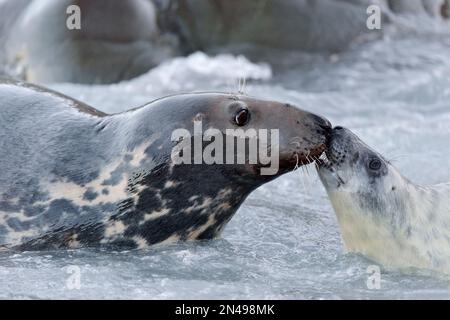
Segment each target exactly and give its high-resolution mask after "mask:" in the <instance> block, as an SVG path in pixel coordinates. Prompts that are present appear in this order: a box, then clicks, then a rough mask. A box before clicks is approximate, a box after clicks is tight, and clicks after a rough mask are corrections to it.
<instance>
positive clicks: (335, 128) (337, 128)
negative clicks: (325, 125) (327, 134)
mask: <svg viewBox="0 0 450 320" xmlns="http://www.w3.org/2000/svg"><path fill="white" fill-rule="evenodd" d="M342 129H344V128H343V127H341V126H337V127H334V130H342Z"/></svg>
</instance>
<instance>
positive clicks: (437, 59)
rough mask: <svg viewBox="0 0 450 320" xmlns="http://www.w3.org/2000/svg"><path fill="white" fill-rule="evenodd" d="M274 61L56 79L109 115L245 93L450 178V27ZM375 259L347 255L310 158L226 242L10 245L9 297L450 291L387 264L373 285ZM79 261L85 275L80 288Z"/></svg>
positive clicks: (247, 206)
mask: <svg viewBox="0 0 450 320" xmlns="http://www.w3.org/2000/svg"><path fill="white" fill-rule="evenodd" d="M447 28H448V26H447ZM269 60H271V61H270V62H271V64H269V63H265V62H261V63H257V62H250V61H248V60H247V59H246V58H245V57H240V56H228V55H219V56H207V55H205V54H203V53H195V54H193V55H191V56H188V57H185V58H177V59H174V60H172V61H168V62H166V63H164V64H162V65H160V66H159V67H157V68H155V69H153V70H151V71H149V72H148V73H147V74H145V75H143V76H141V77H139V78H136V79H133V80H131V81H128V82H123V83H119V84H115V85H108V86H81V85H73V84H54V85H51V87H52V88H54V89H56V90H59V91H62V92H64V93H66V94H68V95H70V96H73V97H75V98H77V99H79V100H82V101H85V102H87V103H89V104H91V105H93V106H95V107H97V108H99V109H101V110H104V111H107V112H117V111H122V110H126V109H128V108H130V107H135V106H139V105H141V104H144V103H146V102H148V101H150V100H152V99H154V98H157V97H160V96H162V95H166V94H172V93H179V92H188V91H204V90H220V91H230V92H235V91H237V90H239V89H240V90H243V91H244V92H245V93H246V94H249V95H253V96H257V97H261V98H269V99H276V100H281V101H286V102H291V103H293V104H296V105H298V106H301V107H302V108H304V109H307V110H311V111H313V112H315V113H318V114H321V115H324V116H326V117H327V118H329V119H330V120H331V121H332V122H333V124H335V125H338V124H339V125H344V126H347V127H349V128H351V129H352V130H353V131H355V132H356V133H357V134H358V135H359V136H360V137H361V138H362V139H363V140H364V141H366V142H367V143H368V144H369V145H370V146H372V147H374V148H375V149H377V150H378V151H380V152H381V153H382V154H384V155H385V156H386V157H387V158H388V159H391V160H392V161H393V162H394V164H395V165H396V166H397V167H398V168H399V169H400V171H401V172H403V173H404V175H405V176H407V177H408V178H410V179H411V180H412V181H414V182H416V183H419V184H433V183H439V182H450V162H449V161H448V159H449V158H450V142H449V140H450V37H448V36H447V35H446V33H445V32H441V33H440V34H437V33H436V32H430V33H423V34H413V35H409V36H401V37H395V36H393V37H385V39H382V40H379V41H376V42H372V43H370V44H365V45H358V46H355V47H354V48H353V49H351V50H350V51H348V52H346V53H343V54H340V55H332V56H328V55H323V56H318V55H307V54H292V55H286V56H284V57H282V59H281V58H279V57H273V56H272V57H268V60H267V61H269ZM277 60H278V64H274V63H273V62H274V61H277ZM267 61H266V62H267ZM239 77H245V78H246V79H247V83H246V85H245V86H243V85H242V83H241V85H240V86H238V84H237V82H236V79H237V78H239ZM449 214H450V213H449ZM371 265H373V263H372V262H370V261H368V260H366V259H365V258H364V257H362V256H359V255H355V254H347V253H345V252H344V248H343V244H342V241H341V238H340V234H339V229H338V226H337V222H336V218H335V215H334V212H333V210H332V208H331V205H330V203H329V201H328V199H327V197H326V194H325V191H324V189H323V187H322V185H321V184H320V182H319V180H318V178H317V174H316V172H315V170H314V168H313V167H312V166H310V167H308V172H307V171H306V169H305V170H298V171H296V172H293V173H290V174H288V175H286V176H284V177H282V178H280V179H277V180H275V181H274V182H272V183H270V184H267V185H265V186H263V187H261V188H259V189H258V190H256V191H255V192H254V193H253V194H252V195H251V196H250V197H249V198H248V199H247V201H246V202H245V203H244V205H243V206H242V207H241V208H240V210H239V211H238V212H237V214H236V215H235V217H234V218H233V219H232V220H231V222H230V223H229V225H228V226H227V227H226V229H225V231H224V233H223V235H222V237H221V238H220V239H218V240H214V241H208V242H203V243H197V244H180V245H172V246H168V247H160V248H157V249H151V250H147V251H128V252H105V251H98V250H85V249H83V250H75V251H58V252H25V253H20V254H6V253H2V254H0V298H137V299H139V298H172V299H179V298H188V299H191V298H213V299H214V298H230V299H237V298H274V299H278V298H280V299H283V298H284V299H303V298H332V299H340V298H357V299H359V298H362V299H366V298H369V299H370V298H450V277H448V276H444V275H441V274H433V273H430V272H427V271H423V270H408V271H406V272H405V271H402V272H400V271H398V270H397V271H394V270H386V269H384V268H382V269H381V286H380V288H379V289H369V287H368V286H367V281H368V277H369V275H370V274H369V273H368V272H367V271H368V270H367V268H368V267H369V266H371ZM73 271H75V272H78V271H79V272H80V282H79V284H80V286H79V288H77V286H76V285H75V288H74V284H73V277H71V275H72V273H71V272H73Z"/></svg>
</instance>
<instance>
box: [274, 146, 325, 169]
mask: <svg viewBox="0 0 450 320" xmlns="http://www.w3.org/2000/svg"><path fill="white" fill-rule="evenodd" d="M326 149H327V145H326V144H325V143H323V144H320V145H319V146H317V147H316V148H312V149H310V150H308V151H306V152H305V151H298V150H295V151H293V152H291V154H290V155H287V156H285V157H282V158H281V161H280V163H281V165H282V166H283V167H292V169H296V168H298V167H301V166H304V165H308V164H310V163H313V162H316V161H318V160H319V159H320V157H321V156H322V155H323V153H324V151H325V150H326Z"/></svg>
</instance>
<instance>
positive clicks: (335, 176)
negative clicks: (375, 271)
mask: <svg viewBox="0 0 450 320" xmlns="http://www.w3.org/2000/svg"><path fill="white" fill-rule="evenodd" d="M326 156H327V159H326V160H320V161H318V164H319V166H318V172H319V176H320V179H321V180H322V182H323V184H324V186H325V188H326V190H327V193H328V196H329V198H330V200H331V203H332V205H333V208H334V210H335V212H336V215H337V218H338V222H339V225H340V229H341V233H342V238H343V240H344V243H345V247H346V249H347V250H348V251H350V252H359V253H362V254H363V255H365V256H367V257H368V258H370V259H372V260H373V261H375V262H377V263H380V264H382V265H384V266H386V267H392V268H406V267H416V268H426V269H432V270H437V271H441V272H445V273H450V184H439V185H435V186H429V187H422V186H418V185H415V184H414V183H412V182H410V181H409V180H408V179H406V178H404V177H403V176H402V175H401V174H400V173H399V172H398V171H397V170H396V169H395V168H394V166H393V165H392V164H391V163H390V162H389V161H388V160H386V159H385V158H384V157H383V156H382V155H380V154H379V153H377V152H376V151H374V150H372V149H371V148H370V147H368V146H367V145H366V144H364V143H363V142H362V141H361V140H360V139H359V138H358V137H357V136H356V135H355V134H353V133H352V132H351V131H350V130H348V129H345V128H342V127H336V128H334V129H333V133H332V135H331V138H330V143H329V147H328V149H327V151H326Z"/></svg>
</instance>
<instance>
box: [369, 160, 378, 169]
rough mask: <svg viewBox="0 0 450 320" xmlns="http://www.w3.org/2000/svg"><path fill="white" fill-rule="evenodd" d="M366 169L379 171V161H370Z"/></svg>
mask: <svg viewBox="0 0 450 320" xmlns="http://www.w3.org/2000/svg"><path fill="white" fill-rule="evenodd" d="M368 167H369V169H370V170H373V171H377V170H380V168H381V161H380V159H372V160H370V161H369V164H368Z"/></svg>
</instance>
